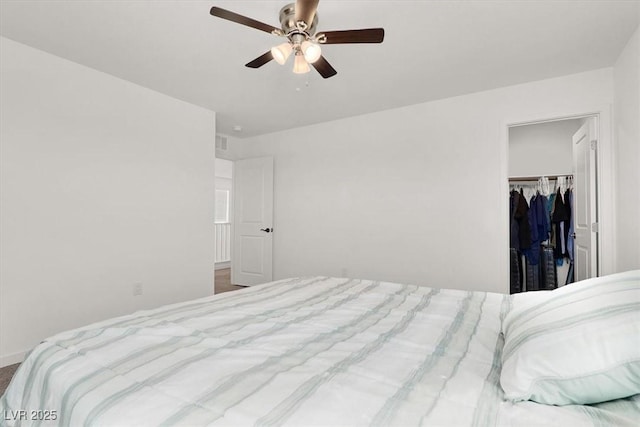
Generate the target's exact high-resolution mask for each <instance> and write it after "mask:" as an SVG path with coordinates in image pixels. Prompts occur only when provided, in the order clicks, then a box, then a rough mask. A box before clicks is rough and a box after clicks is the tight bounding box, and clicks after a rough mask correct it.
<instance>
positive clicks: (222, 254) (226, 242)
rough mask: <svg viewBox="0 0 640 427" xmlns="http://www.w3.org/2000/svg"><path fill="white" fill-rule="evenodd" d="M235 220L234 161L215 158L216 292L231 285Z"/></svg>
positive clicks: (222, 290)
mask: <svg viewBox="0 0 640 427" xmlns="http://www.w3.org/2000/svg"><path fill="white" fill-rule="evenodd" d="M232 220H233V162H232V161H231V160H225V159H219V158H216V160H215V219H214V229H215V233H214V234H215V290H214V291H215V293H221V292H224V291H225V290H231V289H227V288H228V287H229V285H231V274H230V272H231V256H232V253H233V252H232V250H231V241H232V239H233V234H232Z"/></svg>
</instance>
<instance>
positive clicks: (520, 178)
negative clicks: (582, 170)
mask: <svg viewBox="0 0 640 427" xmlns="http://www.w3.org/2000/svg"><path fill="white" fill-rule="evenodd" d="M565 176H569V177H573V174H561V175H538V176H513V177H509V182H518V181H537V180H538V179H540V178H543V177H544V178H548V179H550V180H552V181H553V180H557V179H558V178H559V177H565Z"/></svg>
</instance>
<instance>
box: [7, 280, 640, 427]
mask: <svg viewBox="0 0 640 427" xmlns="http://www.w3.org/2000/svg"><path fill="white" fill-rule="evenodd" d="M510 301H511V298H510V297H509V296H505V295H500V294H492V293H484V292H464V291H455V290H444V289H434V288H427V287H418V286H412V285H402V284H395V283H385V282H374V281H367V280H347V279H336V278H326V277H312V278H296V279H288V280H282V281H278V282H273V283H269V284H265V285H261V286H256V287H251V288H247V289H244V290H240V291H235V292H231V293H226V294H222V295H217V296H215V297H209V298H204V299H200V300H195V301H190V302H186V303H181V304H175V305H171V306H167V307H162V308H159V309H156V310H149V311H143V312H138V313H135V314H133V315H130V316H124V317H120V318H117V319H112V320H109V321H105V322H101V323H99V324H94V325H90V326H88V327H85V328H81V329H77V330H73V331H69V332H65V333H62V334H59V335H56V336H54V337H52V338H49V339H47V340H46V341H44V342H43V343H41V344H40V345H39V346H37V347H36V348H35V349H34V350H33V351H32V353H31V354H30V355H29V357H28V358H27V360H26V361H25V362H24V363H23V364H22V365H21V367H20V369H19V370H18V372H17V373H16V375H15V377H14V379H13V381H12V383H11V385H10V386H9V388H8V390H7V392H6V393H5V395H4V396H3V397H2V400H0V411H1V412H0V416H2V419H0V423H5V424H7V425H10V426H13V425H72V426H80V425H91V426H97V425H107V426H111V425H117V426H127V425H131V426H143V425H149V426H159V425H270V424H275V425H281V424H286V425H295V426H299V425H331V426H337V425H345V426H356V425H363V426H364V425H401V426H413V425H427V426H440V425H441V426H450V425H451V426H470V425H478V426H491V425H520V426H530V425H561V426H570V425H576V426H583V425H630V426H631V425H637V422H638V420H640V397H639V396H638V395H636V396H634V397H631V398H627V399H620V400H616V401H613V402H608V403H604V404H600V405H594V406H579V405H569V406H563V407H556V406H548V405H541V404H537V403H533V402H522V403H517V404H513V403H510V402H508V401H506V400H505V399H504V394H503V392H502V389H501V388H500V385H499V376H500V355H501V350H502V346H503V339H502V335H501V334H500V329H501V319H502V318H503V317H504V316H505V314H506V312H507V311H508V309H509V304H510ZM20 411H24V412H20ZM38 411H40V412H38ZM43 411H49V412H43ZM45 413H46V414H49V416H48V418H50V419H49V420H48V421H40V420H38V418H45V416H44V415H45ZM51 414H53V417H55V420H53V419H51V418H52V415H51Z"/></svg>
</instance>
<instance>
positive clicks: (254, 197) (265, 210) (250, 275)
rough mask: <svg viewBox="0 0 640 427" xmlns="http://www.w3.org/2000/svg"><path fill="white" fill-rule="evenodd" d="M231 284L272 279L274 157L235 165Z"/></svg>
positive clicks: (252, 283)
mask: <svg viewBox="0 0 640 427" xmlns="http://www.w3.org/2000/svg"><path fill="white" fill-rule="evenodd" d="M233 198H234V208H233V218H234V220H233V256H232V257H231V283H233V284H237V285H246V286H250V285H257V284H259V283H265V282H270V281H271V280H272V246H273V238H272V236H273V158H272V157H259V158H255V159H245V160H238V161H236V162H234V168H233Z"/></svg>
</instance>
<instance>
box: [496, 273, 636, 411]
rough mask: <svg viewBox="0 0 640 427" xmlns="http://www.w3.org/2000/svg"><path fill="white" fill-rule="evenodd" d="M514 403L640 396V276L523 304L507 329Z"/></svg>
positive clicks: (587, 284)
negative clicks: (639, 394)
mask: <svg viewBox="0 0 640 427" xmlns="http://www.w3.org/2000/svg"><path fill="white" fill-rule="evenodd" d="M502 330H503V332H504V338H505V344H504V349H503V353H502V372H501V374H500V384H501V385H502V388H503V389H504V392H505V395H506V398H507V399H509V400H511V401H521V400H533V401H535V402H539V403H546V404H550V405H568V404H581V405H584V404H589V403H597V402H604V401H607V400H613V399H619V398H623V397H628V396H632V395H634V394H638V393H640V270H635V271H629V272H626V273H619V274H613V275H610V276H604V277H599V278H595V279H589V280H583V281H581V282H576V283H573V284H571V285H568V286H564V287H562V288H559V289H556V290H553V291H551V292H545V293H535V294H534V295H532V296H531V298H529V301H528V300H527V298H526V294H525V295H521V296H519V299H518V301H517V304H516V305H514V306H513V308H512V309H511V310H510V311H509V313H508V314H507V316H506V317H505V319H504V322H503V328H502Z"/></svg>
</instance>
